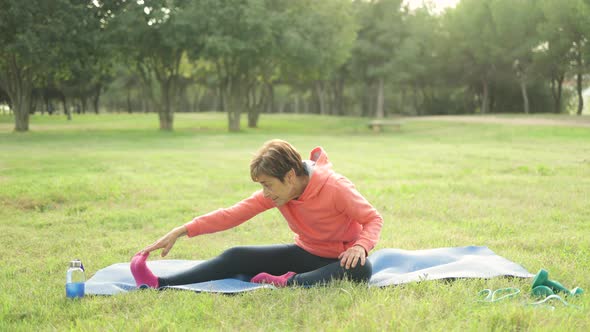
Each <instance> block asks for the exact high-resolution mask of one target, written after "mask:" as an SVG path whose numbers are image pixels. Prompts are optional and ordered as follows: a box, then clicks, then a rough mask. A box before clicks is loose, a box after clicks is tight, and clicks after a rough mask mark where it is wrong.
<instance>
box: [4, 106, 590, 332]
mask: <svg viewBox="0 0 590 332" xmlns="http://www.w3.org/2000/svg"><path fill="white" fill-rule="evenodd" d="M244 123H245V121H244V122H243V124H244ZM365 123H366V120H363V119H355V118H336V117H332V118H327V117H318V116H295V115H273V116H270V115H263V116H262V117H261V120H260V128H259V129H244V130H243V131H242V132H240V133H235V134H229V133H227V132H226V130H225V128H226V119H225V116H224V114H221V113H205V114H192V115H191V114H178V115H176V121H175V128H176V129H177V130H176V131H175V132H173V133H162V132H159V131H158V130H157V127H158V123H157V116H156V115H154V114H150V115H144V114H139V115H126V114H120V115H98V116H96V115H86V116H74V119H73V120H72V121H71V122H67V121H66V120H65V119H64V117H49V116H44V117H42V116H34V117H33V118H32V119H31V132H28V133H24V134H20V133H13V132H12V128H13V123H12V119H11V118H10V117H8V116H7V115H3V116H0V227H1V232H0V243H1V246H0V285H1V287H2V289H1V291H0V330H2V331H15V330H17V331H18V330H24V331H28V330H31V331H36V330H142V331H144V330H147V331H151V330H191V331H192V330H202V329H204V330H228V331H232V330H243V331H250V330H309V331H315V330H327V331H331V330H350V331H371V330H395V331H397V330H400V331H406V330H420V331H422V330H434V331H441V330H467V331H480V330H519V331H520V330H535V331H537V330H541V331H542V330H546V331H555V330H560V331H561V330H562V331H588V330H590V319H589V318H588V317H589V315H588V308H589V307H590V294H588V293H587V294H584V295H582V296H581V297H578V298H571V299H568V301H569V302H570V303H572V304H574V305H576V306H577V308H575V307H571V306H570V307H564V306H563V305H560V304H559V303H554V305H555V309H554V310H551V309H550V308H549V307H534V306H530V305H527V303H530V302H533V301H534V300H535V299H534V298H532V297H531V296H530V295H529V294H528V290H529V287H530V280H520V279H518V280H515V279H508V278H496V279H491V280H458V281H455V282H450V283H449V282H436V281H430V282H422V283H412V284H407V285H403V286H398V287H388V288H383V289H376V288H366V286H360V285H354V284H351V283H347V282H337V283H333V284H331V285H329V286H327V287H318V288H312V289H298V288H295V289H280V290H259V291H254V292H249V293H244V294H240V295H236V296H224V295H216V294H194V293H190V292H177V291H162V292H158V291H142V292H132V293H129V294H123V295H119V296H112V297H86V298H84V299H82V300H81V301H71V300H67V299H66V298H65V291H64V283H65V271H66V269H67V263H68V262H69V261H70V260H71V259H73V258H80V259H82V261H83V262H84V264H85V266H86V269H87V277H90V276H92V275H93V274H94V273H95V272H96V271H97V270H99V269H101V268H104V267H106V266H108V265H111V264H113V263H117V262H125V261H128V260H129V259H130V258H131V256H132V255H133V254H134V253H135V252H137V251H138V250H139V249H141V248H143V247H144V246H146V245H148V244H150V243H151V242H153V241H154V240H156V239H157V238H159V237H160V236H161V235H163V234H164V233H166V232H167V231H169V230H170V229H172V228H173V227H175V226H178V225H180V224H182V223H184V222H186V221H188V220H190V219H192V218H193V217H194V216H196V215H199V214H203V213H206V212H208V211H210V210H213V209H217V208H219V207H225V206H229V205H231V204H233V203H235V202H237V201H238V200H240V199H241V198H244V197H246V196H247V195H249V194H251V193H252V192H253V191H255V190H257V189H258V184H256V183H253V182H251V180H250V179H249V169H248V165H249V160H250V158H251V156H252V154H253V153H254V152H255V151H256V150H257V149H258V147H259V146H260V145H261V144H262V143H263V142H265V141H266V140H268V139H271V138H282V139H286V140H288V141H290V142H291V143H293V144H294V145H295V146H296V147H297V148H298V149H299V151H300V152H301V153H302V155H303V156H304V157H305V158H307V157H308V153H309V151H310V150H311V149H312V148H314V147H315V146H318V145H321V146H323V147H324V148H325V149H326V151H327V152H328V155H329V157H330V159H331V161H332V162H333V164H334V168H335V169H336V171H338V172H340V173H342V174H344V175H346V176H347V177H348V178H350V179H351V180H352V181H353V182H354V183H355V184H356V186H357V188H358V189H359V191H361V193H363V194H364V196H365V197H366V198H368V199H369V201H371V202H372V203H373V204H374V205H375V207H376V208H377V209H378V210H379V211H380V212H381V213H382V215H383V217H384V220H385V223H384V227H383V231H382V236H381V241H380V242H379V244H378V246H377V248H376V249H379V248H388V247H393V248H402V249H426V248H437V247H449V246H466V245H485V246H488V247H489V248H490V249H492V250H493V251H495V252H496V253H497V254H499V255H502V256H504V257H506V258H508V259H510V260H512V261H515V262H517V263H519V264H521V265H522V266H524V267H525V268H526V269H528V270H529V271H530V272H532V273H536V272H537V271H538V270H539V269H540V268H545V269H547V270H549V272H550V277H551V278H552V279H555V280H558V281H560V282H561V283H563V284H564V285H565V286H566V287H570V288H573V287H575V286H579V287H582V288H585V289H586V290H587V291H590V284H589V282H588V281H589V277H588V275H589V271H590V240H589V239H590V129H588V128H567V127H550V126H522V125H519V126H512V125H497V124H496V125H492V124H487V125H486V124H469V125H467V124H458V123H451V122H440V123H437V122H408V123H406V124H404V125H403V126H402V128H401V130H399V131H396V130H388V131H385V132H383V133H380V134H375V133H372V132H370V131H369V130H368V129H367V128H366V125H365ZM291 240H292V234H291V233H290V231H289V229H288V227H287V225H286V224H285V222H284V221H283V219H282V218H281V216H280V214H279V213H278V211H269V212H266V213H264V214H261V215H259V216H257V217H256V218H254V219H253V220H251V221H250V222H247V223H245V224H243V225H241V226H240V227H238V228H235V229H232V230H229V231H226V232H222V233H217V234H212V235H205V236H201V237H196V238H192V239H187V238H183V239H181V240H179V241H178V242H177V244H176V246H175V247H174V249H173V250H172V251H171V253H170V255H169V256H168V258H170V259H207V258H210V257H213V256H215V255H217V254H219V253H221V252H222V251H223V250H224V249H227V248H229V247H232V246H235V245H245V244H273V243H291ZM153 258H155V257H153ZM500 287H519V288H521V289H522V290H523V293H522V294H521V295H520V296H519V297H517V298H514V299H509V300H506V301H503V302H499V303H496V304H481V303H476V302H475V300H476V299H477V293H478V292H479V291H480V290H482V289H484V288H492V289H495V288H500Z"/></svg>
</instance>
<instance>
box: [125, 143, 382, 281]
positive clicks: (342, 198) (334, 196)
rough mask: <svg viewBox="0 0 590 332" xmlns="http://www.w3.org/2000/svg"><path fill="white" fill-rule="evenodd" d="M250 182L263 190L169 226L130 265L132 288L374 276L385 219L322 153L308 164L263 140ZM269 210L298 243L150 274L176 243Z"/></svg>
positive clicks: (229, 253)
mask: <svg viewBox="0 0 590 332" xmlns="http://www.w3.org/2000/svg"><path fill="white" fill-rule="evenodd" d="M250 176H251V178H252V180H253V181H254V182H258V183H260V185H261V186H262V190H259V191H257V192H255V193H254V194H252V195H251V196H250V197H248V198H246V199H244V200H242V201H241V202H239V203H237V204H235V205H234V206H232V207H229V208H225V209H218V210H215V211H213V212H210V213H208V214H205V215H202V216H199V217H197V218H195V219H193V220H192V221H190V222H188V223H186V224H184V225H182V226H179V227H177V228H174V229H173V230H172V231H170V232H168V233H167V234H166V235H164V236H163V237H162V238H160V239H159V240H157V241H156V242H154V243H153V244H151V245H149V246H147V247H145V248H144V249H143V250H142V251H140V252H139V253H137V254H136V255H135V256H134V257H133V258H132V260H131V272H132V274H133V277H134V278H135V281H136V283H137V286H138V287H139V286H142V285H147V286H149V287H152V288H159V287H164V286H173V285H185V284H192V283H197V282H205V281H211V280H218V279H224V278H231V277H234V276H236V275H248V276H250V277H252V278H251V281H252V282H257V283H270V284H273V285H275V286H277V287H284V286H291V285H303V286H311V285H316V284H323V283H327V282H329V281H331V280H339V279H344V278H348V279H350V280H352V281H355V282H366V281H368V280H369V279H370V278H371V270H372V269H371V263H370V261H369V260H367V256H368V253H369V252H370V251H371V250H372V249H373V247H375V244H376V243H377V241H378V239H379V234H380V232H381V226H382V224H383V219H382V218H381V215H380V214H379V213H378V212H377V210H376V209H375V208H374V207H373V206H372V205H371V204H370V203H369V202H368V201H367V200H366V199H365V198H364V197H363V196H362V195H361V194H360V193H359V192H358V191H357V190H356V189H355V187H354V185H353V184H352V183H351V182H350V181H349V180H348V179H347V178H345V177H344V176H342V175H340V174H338V173H336V172H334V171H333V170H332V164H331V163H330V162H329V161H328V156H327V154H326V152H325V151H324V150H323V149H322V148H321V147H317V148H315V149H313V150H312V151H311V154H310V159H309V160H302V158H301V156H300V155H299V153H298V152H297V151H296V150H295V148H294V147H293V146H292V145H291V144H289V143H288V142H286V141H282V140H271V141H268V142H266V143H265V144H264V145H263V146H262V148H260V150H259V151H258V152H257V154H256V155H255V156H254V158H253V160H252V162H251V164H250ZM271 208H277V209H279V211H280V212H281V214H282V215H283V216H284V218H285V220H286V221H287V225H288V226H289V228H291V230H292V231H293V233H295V241H294V242H295V243H293V244H275V245H265V246H238V247H233V248H230V249H228V250H226V251H225V252H223V253H222V254H221V255H219V256H217V257H215V258H212V259H210V260H207V261H205V262H203V263H200V264H198V265H196V266H194V267H192V268H189V269H187V270H185V271H180V272H178V273H176V274H173V275H168V276H166V277H158V276H156V275H154V274H153V273H152V272H151V271H150V270H149V268H148V267H147V264H146V260H147V258H148V256H149V253H150V252H152V251H154V250H158V249H162V254H161V255H162V257H164V256H166V255H167V254H168V252H169V251H170V249H172V247H173V246H174V243H175V242H176V240H177V239H178V238H179V237H182V236H185V235H187V236H188V237H194V236H197V235H203V234H209V233H214V232H219V231H223V230H226V229H230V228H232V227H236V226H238V225H240V224H241V223H243V222H245V221H247V220H249V219H251V218H252V217H254V216H256V215H257V214H259V213H262V212H264V211H266V210H268V209H271ZM261 227H263V226H261Z"/></svg>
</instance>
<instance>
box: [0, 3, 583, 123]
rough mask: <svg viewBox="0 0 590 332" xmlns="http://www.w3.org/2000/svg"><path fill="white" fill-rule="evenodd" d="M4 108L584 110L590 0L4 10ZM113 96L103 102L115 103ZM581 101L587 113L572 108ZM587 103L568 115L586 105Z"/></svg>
mask: <svg viewBox="0 0 590 332" xmlns="http://www.w3.org/2000/svg"><path fill="white" fill-rule="evenodd" d="M0 8H2V10H1V11H0V103H2V102H5V103H7V104H8V105H9V106H10V108H11V110H12V112H13V113H14V118H15V130H16V131H26V130H28V128H29V115H30V114H32V113H34V112H38V111H41V112H44V111H45V110H47V111H48V112H49V114H52V113H54V111H55V110H56V108H55V107H54V106H53V105H54V103H55V102H56V101H60V102H61V103H62V104H63V110H64V113H65V114H66V115H67V116H68V117H71V116H72V110H74V111H77V112H86V110H87V109H89V107H88V105H89V104H91V105H92V106H93V107H92V108H93V110H94V112H96V113H99V112H100V111H111V112H114V111H120V110H125V111H128V112H133V111H142V112H156V113H157V114H158V119H159V124H160V126H159V127H160V129H162V130H172V129H173V127H174V113H175V112H193V111H202V110H211V111H224V112H226V113H227V115H228V129H229V130H230V131H238V130H240V128H241V124H240V119H241V115H242V114H244V113H247V114H248V126H250V127H255V126H257V125H258V119H259V116H260V114H263V113H265V112H312V113H318V114H334V115H345V114H349V115H363V116H371V117H387V116H391V115H394V114H401V115H404V114H409V115H423V114H456V113H461V114H468V113H488V112H524V113H534V112H556V113H560V112H569V111H574V112H575V113H577V114H581V113H582V110H583V107H584V100H583V94H582V92H583V90H584V88H585V87H587V86H588V83H587V81H588V79H587V78H588V77H587V76H588V65H587V64H588V61H589V59H590V43H589V42H588V41H589V39H590V1H588V0H571V1H565V2H564V1H559V0H540V1H534V0H487V1H480V0H462V1H460V2H459V3H458V4H457V6H456V7H454V8H449V9H447V10H446V11H444V12H442V13H440V12H434V11H433V9H432V8H430V7H429V6H428V5H424V6H423V7H421V8H417V9H410V8H408V7H407V6H405V5H404V2H403V1H402V0H371V1H366V0H356V1H346V0H323V1H313V0H274V1H271V0H217V1H213V0H194V1H189V0H88V1H74V0H51V1H40V0H30V1H18V0H0ZM101 101H102V102H101ZM570 101H571V102H570ZM574 103H575V107H574V108H568V105H571V104H574Z"/></svg>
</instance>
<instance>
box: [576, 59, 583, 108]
mask: <svg viewBox="0 0 590 332" xmlns="http://www.w3.org/2000/svg"><path fill="white" fill-rule="evenodd" d="M582 75H583V74H582V73H581V70H580V72H578V75H577V76H578V77H577V84H576V90H577V91H578V112H577V115H582V111H583V110H584V95H583V93H582V92H583V91H582Z"/></svg>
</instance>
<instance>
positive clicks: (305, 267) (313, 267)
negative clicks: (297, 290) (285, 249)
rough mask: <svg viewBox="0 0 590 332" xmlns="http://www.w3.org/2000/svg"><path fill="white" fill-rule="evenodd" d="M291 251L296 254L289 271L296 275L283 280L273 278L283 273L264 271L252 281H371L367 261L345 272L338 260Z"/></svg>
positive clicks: (277, 282)
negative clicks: (346, 279)
mask: <svg viewBox="0 0 590 332" xmlns="http://www.w3.org/2000/svg"><path fill="white" fill-rule="evenodd" d="M293 251H294V252H295V253H296V254H295V255H292V257H293V261H292V262H290V264H289V265H290V267H289V271H294V272H296V273H297V274H295V275H293V276H289V278H288V279H285V278H284V276H276V277H275V276H273V275H278V274H281V273H283V272H280V273H272V272H269V271H266V272H268V273H264V274H261V275H259V276H256V277H255V278H253V280H254V281H256V282H261V281H262V282H269V283H273V284H277V285H279V286H290V285H293V284H297V285H302V286H312V285H316V284H323V283H327V282H330V281H331V280H341V279H345V278H348V279H350V280H352V281H355V282H367V281H369V279H371V274H372V272H373V269H372V265H371V262H370V261H369V260H366V261H365V265H361V264H360V262H359V263H357V265H356V267H354V268H352V267H351V268H350V269H348V270H347V269H345V268H344V267H341V266H340V260H339V259H335V258H325V257H320V256H316V255H313V254H311V253H309V252H307V251H305V250H303V249H301V248H299V247H297V248H296V249H294V250H293ZM268 274H270V276H269V275H268Z"/></svg>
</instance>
